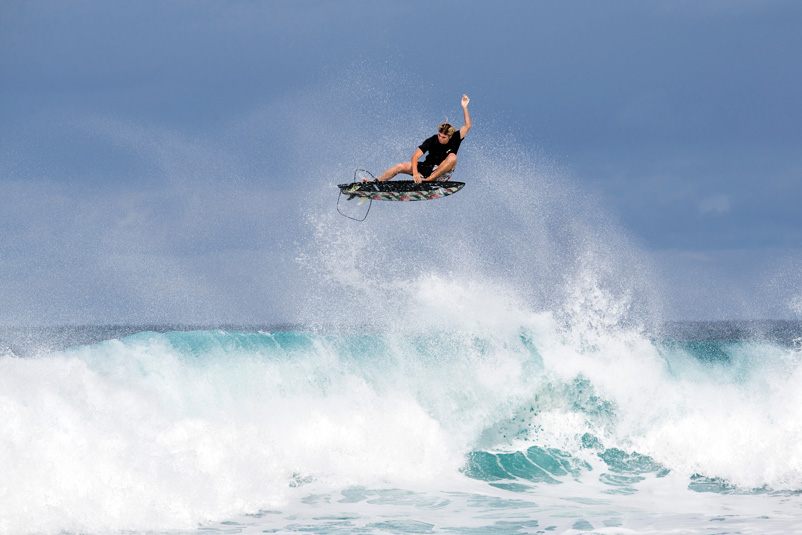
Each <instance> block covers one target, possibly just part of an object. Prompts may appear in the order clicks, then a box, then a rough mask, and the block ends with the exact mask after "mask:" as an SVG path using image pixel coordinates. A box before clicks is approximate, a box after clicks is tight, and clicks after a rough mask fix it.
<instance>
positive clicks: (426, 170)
mask: <svg viewBox="0 0 802 535" xmlns="http://www.w3.org/2000/svg"><path fill="white" fill-rule="evenodd" d="M435 169H437V166H436V165H434V164H430V163H426V162H418V173H420V174H421V176H422V177H423V178H429V176H431V174H432V173H434V170H435ZM452 174H454V171H453V170H451V171H449V172H448V173H444V174H442V175H440V178H439V179H438V180H441V181H446V180H451V175H452Z"/></svg>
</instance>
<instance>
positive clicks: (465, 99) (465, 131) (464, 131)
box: [459, 95, 471, 139]
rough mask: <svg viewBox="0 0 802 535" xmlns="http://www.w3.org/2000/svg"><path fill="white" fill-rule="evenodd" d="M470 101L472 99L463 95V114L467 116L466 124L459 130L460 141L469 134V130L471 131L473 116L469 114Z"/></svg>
mask: <svg viewBox="0 0 802 535" xmlns="http://www.w3.org/2000/svg"><path fill="white" fill-rule="evenodd" d="M470 101H471V99H469V98H468V95H462V113H463V114H464V115H465V124H464V125H463V127H462V128H460V129H459V137H460V139H462V138H464V137H465V136H466V135H467V134H468V130H470V129H471V114H470V113H468V103H469V102H470Z"/></svg>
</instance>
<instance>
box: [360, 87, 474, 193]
mask: <svg viewBox="0 0 802 535" xmlns="http://www.w3.org/2000/svg"><path fill="white" fill-rule="evenodd" d="M468 102H470V99H469V98H468V95H462V113H463V114H464V116H465V124H464V125H462V128H460V129H459V130H457V129H456V128H454V127H453V126H451V125H450V124H448V123H442V124H440V126H439V127H438V129H437V134H436V135H434V136H432V137H430V138H428V139H427V140H426V141H424V142H423V143H421V144H420V146H419V147H418V150H416V151H415V154H413V155H412V159H411V160H410V161H408V162H401V163H400V164H398V165H394V166H393V167H391V168H390V169H388V170H387V171H385V172H384V173H382V174H381V176H379V178H377V179H376V180H378V181H379V182H384V181H386V180H390V179H391V178H393V177H394V176H396V175H397V174H399V173H404V174H407V175H412V180H414V181H415V183H416V184H419V183H420V182H421V180H425V181H432V180H449V179H450V178H451V174H452V173H453V172H454V168H455V167H456V166H457V151H458V150H459V146H460V143H462V140H463V139H465V136H466V135H467V134H468V130H470V129H471V115H470V114H469V113H468ZM426 153H428V155H427V156H426V159H425V160H424V161H422V162H418V160H419V159H420V158H421V156H423V155H424V154H426ZM363 180H365V181H366V182H367V181H368V180H367V179H363Z"/></svg>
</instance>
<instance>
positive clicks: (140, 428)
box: [0, 314, 802, 534]
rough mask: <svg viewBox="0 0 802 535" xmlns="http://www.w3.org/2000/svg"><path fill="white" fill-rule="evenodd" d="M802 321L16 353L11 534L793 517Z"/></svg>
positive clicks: (322, 336)
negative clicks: (666, 334)
mask: <svg viewBox="0 0 802 535" xmlns="http://www.w3.org/2000/svg"><path fill="white" fill-rule="evenodd" d="M797 328H798V326H794V325H791V326H790V331H789V336H786V337H785V338H783V337H776V336H775V337H770V336H769V337H767V336H756V335H755V336H751V338H747V339H738V340H720V339H714V338H710V332H709V330H706V329H705V327H704V326H703V325H696V326H695V334H696V335H697V336H696V338H697V339H695V340H679V339H677V338H661V337H656V336H654V335H650V336H647V335H645V334H642V333H639V332H636V331H617V332H615V333H614V334H607V335H605V336H602V337H599V336H597V334H594V336H593V340H592V341H593V343H592V344H589V343H588V338H587V337H584V338H583V337H577V332H576V331H575V330H571V329H566V328H565V326H564V325H561V324H560V323H559V322H556V321H554V319H553V318H552V317H551V316H550V315H549V314H531V315H525V316H521V321H520V322H519V324H518V325H515V326H513V327H509V328H507V329H505V331H504V332H502V333H489V334H488V333H486V332H485V333H479V332H475V331H474V332H471V331H468V330H462V331H458V330H455V329H431V330H430V331H429V332H427V333H420V332H419V331H417V330H404V329H394V330H392V331H386V332H376V331H375V330H372V329H350V330H348V331H347V332H342V331H338V330H336V329H333V328H331V329H329V330H328V331H325V332H320V331H313V330H307V331H303V330H295V331H256V332H236V331H226V330H210V331H188V332H186V331H184V332H182V331H170V332H163V333H159V332H154V331H146V332H138V333H136V334H133V335H130V336H124V337H122V338H112V339H109V340H105V341H100V342H97V343H91V344H88V345H75V346H71V347H64V348H58V347H54V346H52V345H51V347H45V348H40V349H38V350H34V349H32V348H31V347H28V348H27V349H26V350H25V351H24V354H16V353H14V352H13V350H12V349H7V350H6V355H5V356H3V357H2V358H0V392H2V397H0V426H2V429H4V434H3V438H2V441H1V442H0V466H2V470H3V473H4V484H3V485H2V486H0V507H1V508H2V509H0V532H2V533H118V532H126V533H215V532H219V533H331V534H339V533H364V534H383V533H630V532H638V533H664V532H667V531H671V530H677V531H680V532H683V533H709V532H715V533H788V532H791V531H793V530H795V529H801V528H802V511H801V510H800V506H802V498H800V496H799V493H800V491H802V449H800V448H801V447H800V443H801V441H800V438H802V437H801V436H800V435H802V425H800V424H799V422H800V414H799V411H800V410H802V408H801V407H802V404H801V403H799V401H800V399H799V396H800V395H802V394H799V393H798V388H797V385H798V384H799V378H800V374H802V365H801V364H800V362H801V361H800V357H802V355H800V353H799V352H798V350H797V349H796V348H795V346H794V343H793V335H794V334H795V333H797V332H799V331H798V330H796V331H795V330H794V329H797ZM115 333H116V334H119V332H115ZM706 333H707V334H706ZM89 334H90V335H91V336H92V337H97V338H102V337H103V334H104V329H102V328H97V329H95V330H94V331H92V332H90V333H89ZM106 334H109V333H108V332H106ZM83 336H87V335H86V333H84V335H83ZM705 336H708V339H704V337H705ZM6 339H8V335H7V336H6ZM56 345H57V344H56ZM6 347H7V348H12V347H15V348H17V350H18V351H19V348H20V347H22V346H21V344H19V343H11V342H7V343H6ZM711 530H712V531H711Z"/></svg>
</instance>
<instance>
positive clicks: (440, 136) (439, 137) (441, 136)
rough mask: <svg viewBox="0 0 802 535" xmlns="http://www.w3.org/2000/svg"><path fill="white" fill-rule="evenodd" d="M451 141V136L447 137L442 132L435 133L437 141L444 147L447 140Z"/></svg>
mask: <svg viewBox="0 0 802 535" xmlns="http://www.w3.org/2000/svg"><path fill="white" fill-rule="evenodd" d="M449 139H451V136H447V135H445V134H444V133H442V132H437V141H439V142H440V143H442V144H443V145H445V144H446V143H448V140H449Z"/></svg>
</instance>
